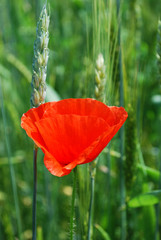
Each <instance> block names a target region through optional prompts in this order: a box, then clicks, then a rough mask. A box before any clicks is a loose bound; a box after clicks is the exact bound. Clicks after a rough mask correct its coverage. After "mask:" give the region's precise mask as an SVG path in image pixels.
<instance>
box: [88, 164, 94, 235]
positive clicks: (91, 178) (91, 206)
mask: <svg viewBox="0 0 161 240" xmlns="http://www.w3.org/2000/svg"><path fill="white" fill-rule="evenodd" d="M95 173H96V168H95V167H94V168H92V169H91V171H90V193H91V196H90V204H89V216H88V238H87V239H88V240H91V239H92V235H93V203H94V183H95Z"/></svg>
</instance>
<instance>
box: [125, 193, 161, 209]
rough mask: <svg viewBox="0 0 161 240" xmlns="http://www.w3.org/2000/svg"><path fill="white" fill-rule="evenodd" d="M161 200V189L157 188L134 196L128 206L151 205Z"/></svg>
mask: <svg viewBox="0 0 161 240" xmlns="http://www.w3.org/2000/svg"><path fill="white" fill-rule="evenodd" d="M160 200H161V190H155V191H151V192H148V193H145V194H141V195H139V196H137V197H134V198H132V199H131V200H130V201H129V202H128V206H129V207H131V208H136V207H144V206H151V205H154V204H156V203H158V202H159V201H160Z"/></svg>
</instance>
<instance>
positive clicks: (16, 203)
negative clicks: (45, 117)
mask: <svg viewBox="0 0 161 240" xmlns="http://www.w3.org/2000/svg"><path fill="white" fill-rule="evenodd" d="M0 102H1V109H2V119H3V125H4V136H5V143H6V150H7V155H8V163H9V169H10V175H11V184H12V191H13V198H14V204H15V209H16V219H17V227H18V236H19V239H20V240H22V225H21V217H20V208H19V201H18V194H17V186H16V177H15V170H14V167H13V164H12V160H11V148H10V142H9V138H8V133H7V120H6V114H5V110H4V103H3V93H2V89H1V79H0Z"/></svg>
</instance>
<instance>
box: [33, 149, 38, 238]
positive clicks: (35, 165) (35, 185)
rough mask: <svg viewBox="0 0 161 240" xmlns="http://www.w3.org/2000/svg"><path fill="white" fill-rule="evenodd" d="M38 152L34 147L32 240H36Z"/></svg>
mask: <svg viewBox="0 0 161 240" xmlns="http://www.w3.org/2000/svg"><path fill="white" fill-rule="evenodd" d="M37 151H38V148H37V146H36V145H35V146H34V154H33V155H34V157H33V158H34V159H33V160H34V161H33V174H34V184H33V188H34V189H33V206H32V234H33V235H32V240H36V193H37Z"/></svg>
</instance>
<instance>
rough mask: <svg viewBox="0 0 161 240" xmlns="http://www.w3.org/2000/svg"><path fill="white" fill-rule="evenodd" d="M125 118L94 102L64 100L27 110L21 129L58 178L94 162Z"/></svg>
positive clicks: (121, 110) (120, 112) (119, 110)
mask: <svg viewBox="0 0 161 240" xmlns="http://www.w3.org/2000/svg"><path fill="white" fill-rule="evenodd" d="M127 116H128V115H127V112H126V111H125V109H124V108H122V107H108V106H106V105H105V104H103V103H101V102H99V101H97V100H94V99H89V98H87V99H65V100H61V101H58V102H48V103H44V104H42V105H40V106H39V107H38V108H32V109H30V110H29V111H28V112H26V113H25V114H23V116H22V118H21V127H22V128H24V129H25V130H26V133H27V134H28V136H29V137H30V138H32V139H33V141H34V142H35V144H36V145H37V146H38V147H40V148H41V149H42V151H43V152H44V154H45V156H44V163H45V166H46V167H47V169H48V170H49V171H50V172H51V173H52V174H53V175H56V176H59V177H60V176H64V175H67V174H69V173H70V172H71V170H72V169H73V168H74V167H75V166H76V165H79V164H84V163H89V162H91V161H93V160H94V159H95V158H96V157H97V156H98V155H99V153H100V152H101V151H102V150H103V149H104V148H105V147H106V145H107V144H108V143H109V141H110V140H111V139H112V138H113V136H114V135H115V134H116V133H117V131H118V130H119V129H120V128H121V126H122V125H123V123H124V122H125V120H126V118H127Z"/></svg>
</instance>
